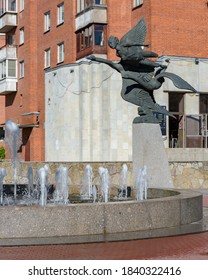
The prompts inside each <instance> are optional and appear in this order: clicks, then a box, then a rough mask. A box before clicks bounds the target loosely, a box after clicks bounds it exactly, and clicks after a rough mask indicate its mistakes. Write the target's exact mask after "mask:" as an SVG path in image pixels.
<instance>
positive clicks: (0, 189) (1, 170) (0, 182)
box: [0, 168, 7, 205]
mask: <svg viewBox="0 0 208 280" xmlns="http://www.w3.org/2000/svg"><path fill="white" fill-rule="evenodd" d="M6 175H7V172H6V170H5V168H0V205H3V180H4V177H5V176H6Z"/></svg>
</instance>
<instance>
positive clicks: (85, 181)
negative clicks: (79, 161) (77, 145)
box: [80, 164, 93, 199]
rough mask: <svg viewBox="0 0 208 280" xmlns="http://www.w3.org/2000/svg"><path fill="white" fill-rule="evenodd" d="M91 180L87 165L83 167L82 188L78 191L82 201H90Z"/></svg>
mask: <svg viewBox="0 0 208 280" xmlns="http://www.w3.org/2000/svg"><path fill="white" fill-rule="evenodd" d="M92 178H93V173H92V167H91V166H90V165H89V164H88V165H87V166H86V167H85V171H84V175H83V177H82V187H81V190H80V194H81V197H82V199H90V198H91V197H92V196H93V190H92Z"/></svg>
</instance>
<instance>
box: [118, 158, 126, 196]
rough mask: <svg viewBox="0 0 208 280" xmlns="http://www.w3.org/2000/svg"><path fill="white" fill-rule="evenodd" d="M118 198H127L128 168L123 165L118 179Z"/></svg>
mask: <svg viewBox="0 0 208 280" xmlns="http://www.w3.org/2000/svg"><path fill="white" fill-rule="evenodd" d="M119 179H120V180H119V187H120V188H119V197H120V198H127V180H128V166H127V165H126V164H125V163H124V164H123V165H122V170H121V173H120V178H119Z"/></svg>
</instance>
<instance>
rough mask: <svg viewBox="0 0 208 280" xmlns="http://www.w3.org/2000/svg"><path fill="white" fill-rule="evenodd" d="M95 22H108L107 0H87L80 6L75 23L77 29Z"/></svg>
mask: <svg viewBox="0 0 208 280" xmlns="http://www.w3.org/2000/svg"><path fill="white" fill-rule="evenodd" d="M81 2H83V0H82V1H81ZM93 23H97V24H99V23H100V24H106V23H107V1H106V0H85V1H84V5H80V6H78V8H77V16H76V23H75V25H76V31H77V30H79V29H82V28H84V27H85V26H87V25H89V24H93Z"/></svg>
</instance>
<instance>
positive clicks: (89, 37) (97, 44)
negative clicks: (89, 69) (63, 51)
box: [77, 24, 106, 58]
mask: <svg viewBox="0 0 208 280" xmlns="http://www.w3.org/2000/svg"><path fill="white" fill-rule="evenodd" d="M83 51H84V53H83ZM80 52H82V54H81V53H80ZM79 53H80V54H79ZM90 53H101V54H105V53H106V25H102V24H93V25H91V26H89V27H87V28H85V29H82V30H80V31H79V32H78V33H77V54H78V58H80V57H81V56H82V57H83V56H85V55H88V54H90ZM80 55H81V56H80Z"/></svg>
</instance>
